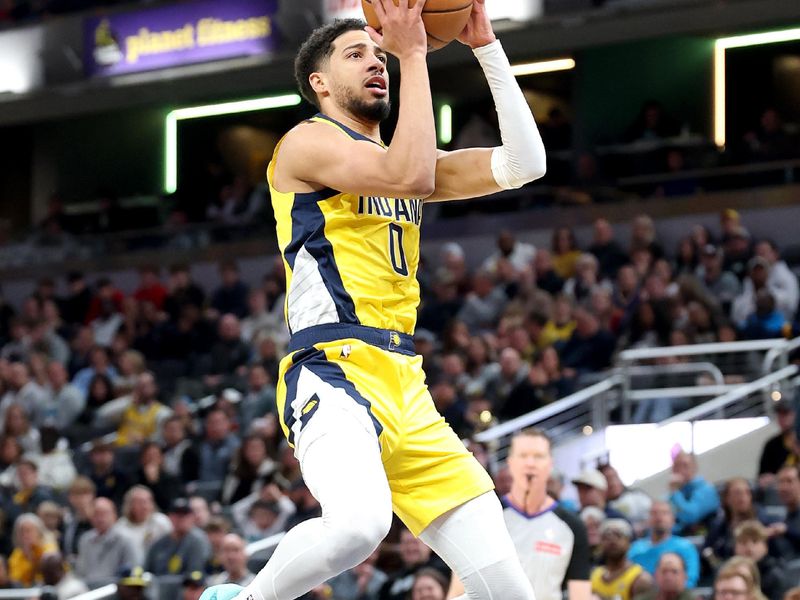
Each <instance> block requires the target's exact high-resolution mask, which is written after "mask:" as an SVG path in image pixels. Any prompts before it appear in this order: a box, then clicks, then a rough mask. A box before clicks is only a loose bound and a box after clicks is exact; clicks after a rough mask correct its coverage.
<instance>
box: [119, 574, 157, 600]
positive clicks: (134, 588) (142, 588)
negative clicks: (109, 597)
mask: <svg viewBox="0 0 800 600" xmlns="http://www.w3.org/2000/svg"><path fill="white" fill-rule="evenodd" d="M150 579H151V577H150V573H147V572H145V570H144V569H143V568H142V567H129V568H124V569H122V571H121V572H120V578H119V579H118V580H117V597H118V598H119V600H145V599H146V598H147V588H148V587H149V586H150Z"/></svg>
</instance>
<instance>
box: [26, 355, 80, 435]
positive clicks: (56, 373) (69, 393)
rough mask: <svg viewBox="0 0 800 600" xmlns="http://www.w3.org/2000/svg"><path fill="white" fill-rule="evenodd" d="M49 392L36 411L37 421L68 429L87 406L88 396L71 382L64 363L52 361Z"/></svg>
mask: <svg viewBox="0 0 800 600" xmlns="http://www.w3.org/2000/svg"><path fill="white" fill-rule="evenodd" d="M47 377H48V380H49V384H50V386H49V389H48V390H47V391H48V394H47V395H46V396H45V397H43V400H42V403H41V404H40V405H39V407H38V410H37V411H36V417H35V421H34V422H35V423H36V425H37V426H38V427H41V426H42V425H44V424H50V425H53V426H55V427H56V428H57V429H60V430H61V431H68V430H69V428H70V427H71V426H72V424H73V423H74V422H75V421H76V420H77V418H78V417H79V416H80V414H81V413H82V412H83V410H84V408H85V407H86V396H84V395H83V394H81V392H80V390H78V388H77V387H75V386H74V385H72V384H71V383H70V382H69V374H68V373H67V369H66V367H65V366H64V364H63V363H60V362H58V361H52V362H50V363H49V364H48V365H47Z"/></svg>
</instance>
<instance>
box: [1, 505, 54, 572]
mask: <svg viewBox="0 0 800 600" xmlns="http://www.w3.org/2000/svg"><path fill="white" fill-rule="evenodd" d="M12 539H13V543H14V551H13V552H12V553H11V556H10V557H9V558H8V577H9V579H10V580H11V582H12V583H14V584H15V585H20V586H22V587H31V586H32V585H34V584H35V583H38V582H40V581H41V579H42V571H41V560H42V556H44V555H45V554H47V553H48V552H56V551H58V545H57V544H56V541H55V540H54V539H53V537H52V536H51V535H50V533H49V532H48V531H47V528H46V527H45V526H44V523H42V520H41V519H40V518H39V517H37V516H36V515H34V514H32V513H25V514H23V515H20V516H19V517H18V518H17V521H16V523H14V533H13V535H12Z"/></svg>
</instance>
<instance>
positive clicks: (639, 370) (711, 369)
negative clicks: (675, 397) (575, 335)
mask: <svg viewBox="0 0 800 600" xmlns="http://www.w3.org/2000/svg"><path fill="white" fill-rule="evenodd" d="M798 339H800V338H798ZM618 369H619V370H622V369H624V370H625V372H626V373H627V374H628V375H633V376H634V377H635V376H640V375H682V374H689V373H704V372H706V373H708V374H709V375H711V377H713V378H714V383H716V384H717V385H722V384H724V383H725V376H724V375H723V374H722V371H721V370H720V368H719V367H718V366H717V365H715V364H714V363H712V362H691V363H678V364H676V365H626V366H624V367H619V368H618Z"/></svg>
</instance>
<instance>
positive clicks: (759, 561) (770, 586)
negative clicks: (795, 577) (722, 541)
mask: <svg viewBox="0 0 800 600" xmlns="http://www.w3.org/2000/svg"><path fill="white" fill-rule="evenodd" d="M735 537H736V546H735V549H736V555H737V556H744V557H746V558H749V559H750V560H752V561H753V562H754V563H756V566H757V567H758V573H759V576H760V579H761V591H762V592H764V595H765V596H766V597H767V598H769V599H770V600H781V598H783V593H784V592H785V591H786V589H787V588H788V585H787V583H788V582H787V581H786V578H785V577H784V574H783V573H784V564H783V561H782V560H780V559H778V558H776V557H774V556H770V555H769V553H768V551H769V548H768V546H767V542H768V540H769V530H768V529H767V528H766V527H764V526H763V525H762V524H761V523H759V522H758V521H755V520H752V521H745V522H744V523H741V524H740V525H739V526H738V527H737V528H736V532H735Z"/></svg>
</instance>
